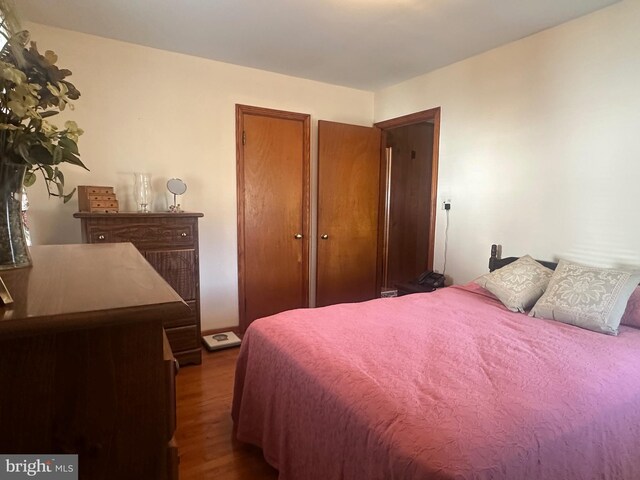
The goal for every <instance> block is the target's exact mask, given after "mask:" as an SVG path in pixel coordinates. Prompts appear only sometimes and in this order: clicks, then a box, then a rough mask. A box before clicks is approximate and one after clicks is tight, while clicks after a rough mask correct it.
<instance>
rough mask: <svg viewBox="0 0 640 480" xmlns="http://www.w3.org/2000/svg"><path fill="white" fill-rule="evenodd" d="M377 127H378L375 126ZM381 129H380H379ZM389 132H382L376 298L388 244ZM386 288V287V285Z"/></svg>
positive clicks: (381, 281)
mask: <svg viewBox="0 0 640 480" xmlns="http://www.w3.org/2000/svg"><path fill="white" fill-rule="evenodd" d="M375 126H377V125H375ZM378 128H379V127H378ZM386 145H387V132H386V131H385V130H382V129H381V130H380V195H379V200H378V259H377V262H378V265H377V267H376V297H379V296H380V295H381V294H382V293H381V292H382V287H383V285H382V283H383V282H384V278H383V273H384V269H383V265H382V262H383V260H384V256H385V255H384V252H385V249H386V242H385V238H384V225H385V221H386V218H387V215H386V211H385V204H386V190H387V189H386V186H387V185H386V180H387V158H386V150H387V148H386ZM385 286H386V285H385Z"/></svg>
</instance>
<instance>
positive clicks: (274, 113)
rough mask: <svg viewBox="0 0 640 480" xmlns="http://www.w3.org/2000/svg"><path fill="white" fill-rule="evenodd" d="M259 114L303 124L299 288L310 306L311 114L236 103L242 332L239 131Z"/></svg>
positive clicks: (242, 327) (240, 285) (241, 282)
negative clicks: (248, 120)
mask: <svg viewBox="0 0 640 480" xmlns="http://www.w3.org/2000/svg"><path fill="white" fill-rule="evenodd" d="M245 115H258V116H264V117H273V118H281V119H286V120H296V121H299V122H302V131H303V144H302V150H303V151H302V158H303V171H302V177H303V178H302V179H301V180H302V190H303V199H302V205H303V207H302V208H303V212H302V230H303V232H302V234H303V235H304V237H303V239H302V241H303V243H302V269H303V277H302V283H303V285H302V288H303V292H302V293H303V301H304V306H305V307H308V306H309V239H310V233H311V232H310V230H309V225H310V223H309V222H310V220H309V216H310V186H311V178H310V171H311V115H309V114H307V113H296V112H287V111H284V110H273V109H270V108H263V107H254V106H251V105H241V104H236V193H237V204H238V212H237V226H238V316H239V326H240V331H241V332H244V331H245V330H246V328H247V327H248V325H247V324H246V319H245V314H246V309H245V297H244V293H245V288H244V280H245V275H244V272H245V263H244V262H245V256H244V148H243V145H242V132H243V131H244V116H245Z"/></svg>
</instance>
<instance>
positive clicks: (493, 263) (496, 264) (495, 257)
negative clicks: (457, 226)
mask: <svg viewBox="0 0 640 480" xmlns="http://www.w3.org/2000/svg"><path fill="white" fill-rule="evenodd" d="M518 258H519V257H507V258H500V256H499V254H498V245H496V244H493V245H491V256H490V257H489V271H490V272H493V271H494V270H497V269H498V268H502V267H504V266H505V265H509V264H510V263H511V262H515V261H516V260H517V259H518ZM536 261H537V262H539V263H541V264H542V265H544V266H545V267H547V268H550V269H551V270H555V269H556V267H557V266H558V264H557V263H554V262H545V261H544V260H536Z"/></svg>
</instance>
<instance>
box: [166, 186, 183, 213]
mask: <svg viewBox="0 0 640 480" xmlns="http://www.w3.org/2000/svg"><path fill="white" fill-rule="evenodd" d="M167 190H169V191H170V192H171V193H173V205H171V206H170V207H169V211H170V212H174V213H178V212H180V204H179V203H178V202H177V201H176V197H177V196H178V195H182V194H183V193H184V192H186V191H187V184H186V183H184V182H183V181H182V180H180V179H179V178H171V179H169V181H168V182H167Z"/></svg>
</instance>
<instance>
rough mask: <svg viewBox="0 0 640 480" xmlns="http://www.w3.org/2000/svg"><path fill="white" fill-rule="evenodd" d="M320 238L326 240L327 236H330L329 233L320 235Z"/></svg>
mask: <svg viewBox="0 0 640 480" xmlns="http://www.w3.org/2000/svg"><path fill="white" fill-rule="evenodd" d="M320 238H321V239H322V240H326V239H327V238H329V235H327V234H326V233H325V234H324V235H320Z"/></svg>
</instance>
